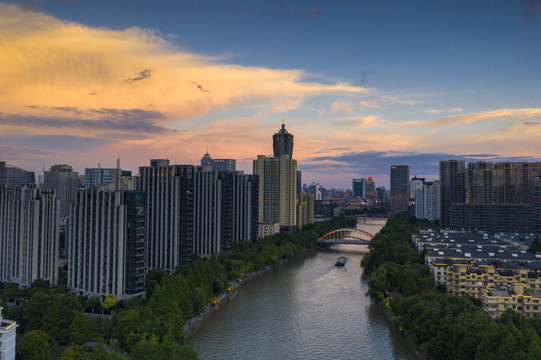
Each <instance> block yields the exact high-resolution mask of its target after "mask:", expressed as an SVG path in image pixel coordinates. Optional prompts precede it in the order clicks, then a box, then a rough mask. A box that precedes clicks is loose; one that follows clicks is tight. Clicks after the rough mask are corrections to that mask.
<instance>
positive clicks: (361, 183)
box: [351, 178, 366, 198]
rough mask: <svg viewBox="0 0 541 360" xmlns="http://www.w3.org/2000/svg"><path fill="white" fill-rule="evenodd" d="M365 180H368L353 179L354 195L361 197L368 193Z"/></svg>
mask: <svg viewBox="0 0 541 360" xmlns="http://www.w3.org/2000/svg"><path fill="white" fill-rule="evenodd" d="M365 182H366V180H365V179H364V178H362V179H353V180H352V184H351V187H352V190H353V197H360V198H364V197H365V194H366V186H365Z"/></svg>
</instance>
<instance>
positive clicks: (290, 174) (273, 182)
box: [253, 155, 297, 227]
mask: <svg viewBox="0 0 541 360" xmlns="http://www.w3.org/2000/svg"><path fill="white" fill-rule="evenodd" d="M253 165H254V172H253V173H254V175H258V176H259V217H258V220H259V222H262V223H279V224H280V226H287V227H290V226H293V227H294V226H295V225H296V224H297V207H296V192H297V160H294V159H291V157H290V156H289V155H281V156H279V157H266V156H265V155H258V156H257V159H255V160H254V163H253Z"/></svg>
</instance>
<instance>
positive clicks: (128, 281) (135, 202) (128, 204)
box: [66, 188, 146, 300]
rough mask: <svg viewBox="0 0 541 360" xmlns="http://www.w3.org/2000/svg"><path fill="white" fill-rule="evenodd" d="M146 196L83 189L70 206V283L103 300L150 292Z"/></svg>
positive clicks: (67, 235) (138, 193)
mask: <svg viewBox="0 0 541 360" xmlns="http://www.w3.org/2000/svg"><path fill="white" fill-rule="evenodd" d="M145 205H146V203H145V194H144V193H143V192H138V191H124V192H121V191H103V190H100V189H99V188H92V189H86V190H81V191H79V192H78V193H77V199H76V201H75V203H74V204H73V205H72V207H71V208H70V216H69V217H68V224H67V231H66V242H67V249H68V262H69V266H68V285H69V286H70V288H71V289H72V291H73V292H75V293H76V294H79V295H83V296H89V297H90V296H97V297H100V298H101V299H102V300H103V299H104V298H105V297H106V296H107V295H108V294H113V295H114V297H115V299H127V298H130V297H132V296H139V297H142V296H144V294H145Z"/></svg>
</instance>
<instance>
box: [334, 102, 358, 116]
mask: <svg viewBox="0 0 541 360" xmlns="http://www.w3.org/2000/svg"><path fill="white" fill-rule="evenodd" d="M331 110H332V111H335V112H339V111H345V112H347V113H348V114H353V113H354V111H353V109H352V108H351V104H350V103H349V102H346V101H335V102H334V103H333V104H332V105H331Z"/></svg>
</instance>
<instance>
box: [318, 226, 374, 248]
mask: <svg viewBox="0 0 541 360" xmlns="http://www.w3.org/2000/svg"><path fill="white" fill-rule="evenodd" d="M373 237H374V235H372V234H370V233H368V232H366V231H363V230H359V229H347V228H345V229H338V230H334V231H331V232H330V233H328V234H325V235H323V236H322V237H320V238H319V239H317V243H318V244H320V245H333V244H353V245H368V244H370V240H372V238H373Z"/></svg>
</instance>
